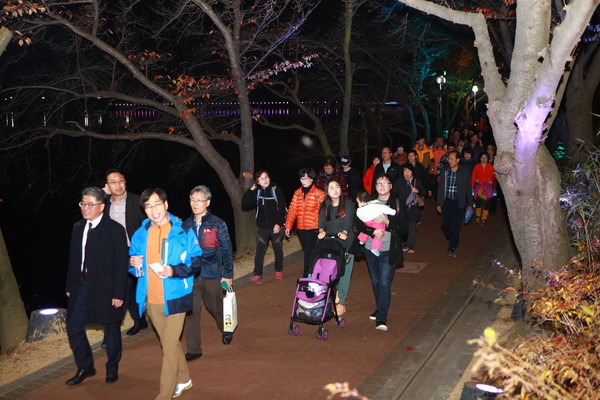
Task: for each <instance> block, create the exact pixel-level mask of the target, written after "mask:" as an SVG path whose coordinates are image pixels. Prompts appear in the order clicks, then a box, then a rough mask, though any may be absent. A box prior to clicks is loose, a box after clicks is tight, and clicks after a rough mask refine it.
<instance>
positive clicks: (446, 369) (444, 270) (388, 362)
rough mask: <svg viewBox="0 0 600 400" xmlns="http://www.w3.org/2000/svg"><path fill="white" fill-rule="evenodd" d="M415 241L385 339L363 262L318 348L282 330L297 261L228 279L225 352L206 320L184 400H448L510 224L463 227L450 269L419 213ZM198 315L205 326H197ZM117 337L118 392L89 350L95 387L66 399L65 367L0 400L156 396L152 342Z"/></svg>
mask: <svg viewBox="0 0 600 400" xmlns="http://www.w3.org/2000/svg"><path fill="white" fill-rule="evenodd" d="M422 219H423V222H422V224H421V228H420V230H419V232H418V233H417V246H416V249H415V250H416V253H415V254H412V255H407V257H406V261H407V263H406V268H405V269H404V270H401V271H400V272H398V273H397V274H396V276H395V279H394V282H393V288H392V290H393V293H392V305H391V308H390V314H389V318H388V327H389V330H388V331H387V332H381V331H376V330H375V324H374V321H371V320H369V318H368V316H369V314H370V313H371V312H372V311H373V310H374V309H375V306H374V298H373V294H372V291H371V285H370V279H369V275H368V271H367V267H366V263H365V261H364V260H363V261H359V262H356V264H355V266H354V273H353V276H352V283H351V288H350V294H349V297H348V301H347V308H348V312H347V314H346V315H344V318H345V320H346V326H345V328H344V329H340V328H335V327H334V326H333V323H332V321H330V322H328V323H327V324H326V327H327V329H328V330H329V339H328V340H327V341H323V340H317V339H316V338H315V335H314V332H315V329H316V327H315V326H313V325H305V324H300V327H301V330H300V335H299V336H297V337H295V336H289V335H288V334H287V327H288V324H289V317H290V313H291V307H292V301H293V297H294V290H295V278H297V277H299V276H300V274H301V271H302V255H301V253H300V252H297V253H294V254H291V255H287V256H286V261H285V265H286V266H285V270H284V272H285V276H286V279H284V280H283V281H275V280H274V279H273V277H272V271H273V269H272V266H270V267H267V268H266V273H265V284H264V285H262V286H254V285H250V284H249V283H247V281H248V276H243V277H240V278H238V279H237V281H236V282H235V284H234V286H235V288H236V291H237V296H238V307H239V318H240V322H239V326H238V329H237V331H236V333H235V335H234V340H233V342H232V344H231V345H229V346H225V345H223V344H222V343H221V338H220V333H219V331H218V330H217V329H216V327H215V325H214V322H213V321H212V319H210V318H207V317H205V318H203V326H202V332H203V352H204V357H203V358H202V359H200V360H196V361H193V362H190V363H189V366H190V372H191V375H192V379H193V382H194V387H193V389H191V390H189V391H186V392H184V394H183V395H182V396H181V399H186V398H188V399H200V398H202V399H210V400H221V399H222V400H230V399H237V398H243V399H286V400H289V399H298V400H303V399H305V400H309V399H310V400H314V399H325V398H326V397H327V393H326V392H325V391H324V389H323V387H324V386H325V385H326V384H328V383H332V382H349V384H350V386H351V387H353V388H355V387H356V388H358V389H359V391H360V392H361V394H363V395H366V396H368V397H370V398H371V399H373V400H375V399H385V400H388V399H400V398H402V399H411V400H414V399H440V400H441V399H445V398H446V397H447V396H448V394H449V393H450V392H451V391H452V389H453V388H454V386H455V385H456V383H457V382H458V379H459V378H460V376H461V374H462V372H463V371H464V369H465V367H466V365H467V364H468V362H469V360H470V358H471V355H472V352H473V349H470V348H468V346H467V345H466V343H465V341H466V340H467V339H469V338H473V337H478V336H479V335H480V334H481V331H482V329H483V327H485V326H487V325H488V324H489V323H490V322H491V321H492V320H493V318H494V317H495V315H496V314H497V311H498V306H496V305H495V304H494V303H493V298H494V297H496V296H497V293H492V292H491V291H490V290H488V289H477V286H475V287H474V286H473V285H472V281H473V280H474V279H477V280H481V279H484V280H485V281H486V282H496V283H497V286H499V287H503V285H504V283H503V282H502V280H501V274H500V273H499V272H500V271H499V269H498V268H494V267H492V262H491V261H492V260H495V259H499V260H501V261H504V262H505V264H506V265H511V266H514V265H515V264H514V263H515V262H516V261H515V260H514V255H513V252H512V250H511V247H510V240H509V234H508V228H507V223H506V221H505V218H504V216H503V215H501V214H500V213H499V215H498V217H497V218H493V219H491V220H490V221H489V222H488V224H487V225H486V226H479V225H476V224H475V223H474V222H472V223H471V224H469V225H468V226H463V230H462V232H461V244H460V246H459V248H458V252H457V253H458V257H456V258H449V257H448V255H447V250H446V247H447V242H446V241H445V240H444V238H443V235H442V233H441V231H440V229H439V223H440V218H439V216H437V214H436V213H435V210H434V207H433V204H432V203H431V201H430V202H428V204H427V206H426V208H425V209H424V211H423V213H422ZM205 315H206V314H205ZM143 332H144V333H143V334H140V335H136V336H134V337H125V339H124V346H125V347H124V351H123V359H122V361H121V364H120V371H119V375H120V380H119V381H118V382H117V383H115V384H111V385H107V384H105V383H104V368H103V365H104V363H105V362H106V357H105V354H104V351H103V350H101V349H99V348H98V349H96V351H95V353H94V355H95V359H96V369H97V370H98V372H99V373H98V375H96V376H95V377H92V378H89V379H88V380H86V381H85V382H84V383H82V384H80V385H77V386H75V387H70V386H67V385H65V383H64V382H65V381H66V380H67V379H68V378H70V377H71V376H72V375H73V373H74V372H75V366H74V363H73V361H72V359H71V358H68V359H65V360H62V361H60V362H58V363H55V364H54V365H52V366H50V367H47V368H44V369H43V370H40V371H38V372H36V373H34V374H32V375H30V376H27V377H25V378H23V379H20V380H19V381H17V382H13V383H11V384H9V385H6V386H4V387H1V388H0V398H1V399H28V400H34V399H50V400H52V399H64V400H68V399H77V400H86V399H153V398H154V397H155V396H156V394H157V393H158V377H159V374H160V365H161V350H160V347H159V343H158V340H157V338H156V337H155V335H154V334H153V333H151V332H150V330H145V331H143Z"/></svg>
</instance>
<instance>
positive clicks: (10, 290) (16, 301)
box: [0, 229, 28, 351]
mask: <svg viewBox="0 0 600 400" xmlns="http://www.w3.org/2000/svg"><path fill="white" fill-rule="evenodd" d="M27 323H28V320H27V314H26V313H25V307H24V306H23V301H22V300H21V294H20V293H19V286H18V285H17V280H16V279H15V275H14V274H13V271H12V266H11V264H10V258H9V257H8V251H7V250H6V245H5V244H4V236H3V235H2V230H1V229H0V350H2V351H6V350H9V349H10V348H12V347H14V346H16V345H17V344H18V343H19V342H20V341H21V340H23V339H25V335H26V334H27Z"/></svg>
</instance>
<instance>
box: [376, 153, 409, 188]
mask: <svg viewBox="0 0 600 400" xmlns="http://www.w3.org/2000/svg"><path fill="white" fill-rule="evenodd" d="M383 174H387V175H388V176H389V177H390V179H391V180H392V185H395V184H396V179H398V178H400V177H402V168H401V167H400V166H399V165H398V164H397V163H396V162H394V161H393V160H392V149H391V148H389V147H384V148H383V149H381V162H380V163H379V164H377V166H376V167H375V171H374V172H373V184H372V188H371V193H373V196H377V190H376V185H375V182H376V181H377V178H378V177H380V176H381V175H383ZM392 195H393V196H396V194H395V190H394V193H392Z"/></svg>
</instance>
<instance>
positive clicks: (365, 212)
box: [356, 192, 396, 257]
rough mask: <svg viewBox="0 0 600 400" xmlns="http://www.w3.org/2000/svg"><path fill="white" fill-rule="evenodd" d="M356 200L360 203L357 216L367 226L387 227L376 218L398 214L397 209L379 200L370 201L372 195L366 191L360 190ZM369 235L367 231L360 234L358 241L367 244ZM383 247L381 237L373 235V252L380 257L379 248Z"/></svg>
mask: <svg viewBox="0 0 600 400" xmlns="http://www.w3.org/2000/svg"><path fill="white" fill-rule="evenodd" d="M356 202H357V203H358V209H357V210H356V216H357V217H358V218H360V220H361V221H362V222H364V223H365V225H366V226H369V227H371V228H375V229H385V224H378V223H376V222H375V218H377V217H378V216H380V215H384V214H385V215H396V210H394V209H393V208H391V207H389V206H386V205H385V204H381V203H380V202H379V201H378V200H372V201H370V197H369V195H368V194H367V193H366V192H360V193H359V194H358V196H356ZM368 238H369V235H367V234H366V233H362V232H361V233H359V234H358V241H359V243H360V244H365V242H366V241H367V239H368ZM380 249H381V239H380V238H378V237H376V236H375V237H373V242H372V243H371V253H373V254H375V255H376V256H378V257H379V250H380Z"/></svg>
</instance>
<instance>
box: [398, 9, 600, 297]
mask: <svg viewBox="0 0 600 400" xmlns="http://www.w3.org/2000/svg"><path fill="white" fill-rule="evenodd" d="M398 1H399V2H400V3H404V4H406V5H408V6H410V7H413V8H415V9H418V10H420V11H423V12H425V13H427V14H431V15H434V16H436V17H439V18H442V19H444V20H447V21H450V22H453V23H456V24H461V25H466V26H468V27H470V28H471V29H472V30H473V33H474V35H475V43H476V46H477V51H478V56H479V64H480V66H481V73H482V75H483V79H484V82H485V91H486V93H487V96H488V103H487V108H488V117H489V120H490V123H491V126H492V128H493V131H494V138H495V140H496V143H497V145H498V157H497V159H496V162H495V164H494V166H495V168H496V171H497V174H498V179H499V181H500V184H501V186H502V190H503V191H504V194H505V198H506V204H507V208H508V214H509V219H510V225H511V229H512V232H513V236H514V238H515V243H516V245H517V248H518V250H519V254H520V256H521V263H522V271H523V280H524V285H525V288H526V289H528V290H533V289H536V288H540V287H541V286H542V284H543V277H544V275H545V272H546V271H548V270H552V269H556V268H560V267H561V266H562V265H564V264H565V263H566V261H567V259H568V258H569V254H570V249H569V244H568V238H567V237H566V230H565V218H564V215H563V213H562V211H561V209H560V205H559V194H560V192H559V189H560V178H559V172H558V168H557V166H556V164H555V162H554V160H553V159H552V157H551V156H550V154H549V152H548V150H547V149H546V147H545V146H544V145H543V141H544V139H545V136H544V134H545V132H546V131H547V128H548V127H547V125H546V121H547V120H548V119H549V117H550V118H551V117H552V116H551V113H552V112H553V111H555V105H557V104H559V103H560V96H561V93H562V91H561V90H559V87H560V85H563V84H564V82H563V81H562V77H563V74H564V73H565V68H567V67H568V66H569V64H570V63H571V62H572V54H573V52H574V50H575V49H576V47H577V44H578V43H579V41H580V38H581V35H582V33H583V31H584V29H585V27H586V26H587V25H588V23H589V20H590V18H591V16H592V14H593V12H594V10H595V9H596V7H597V5H598V2H595V1H589V0H573V1H570V2H569V4H562V5H561V9H560V10H558V11H559V12H560V13H561V15H562V22H561V23H560V24H558V23H555V22H553V21H554V20H553V18H552V13H553V10H552V2H551V1H550V0H518V1H517V4H516V26H515V41H514V50H513V51H512V54H510V57H511V62H510V66H511V70H510V76H509V77H508V79H503V77H502V76H501V74H500V72H499V65H498V63H497V62H496V59H495V54H494V48H493V46H492V42H491V39H490V35H489V30H488V26H487V23H486V18H485V16H484V14H482V13H480V12H468V11H459V10H454V9H451V8H447V7H444V6H442V5H439V4H436V3H433V2H430V1H426V0H398Z"/></svg>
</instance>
